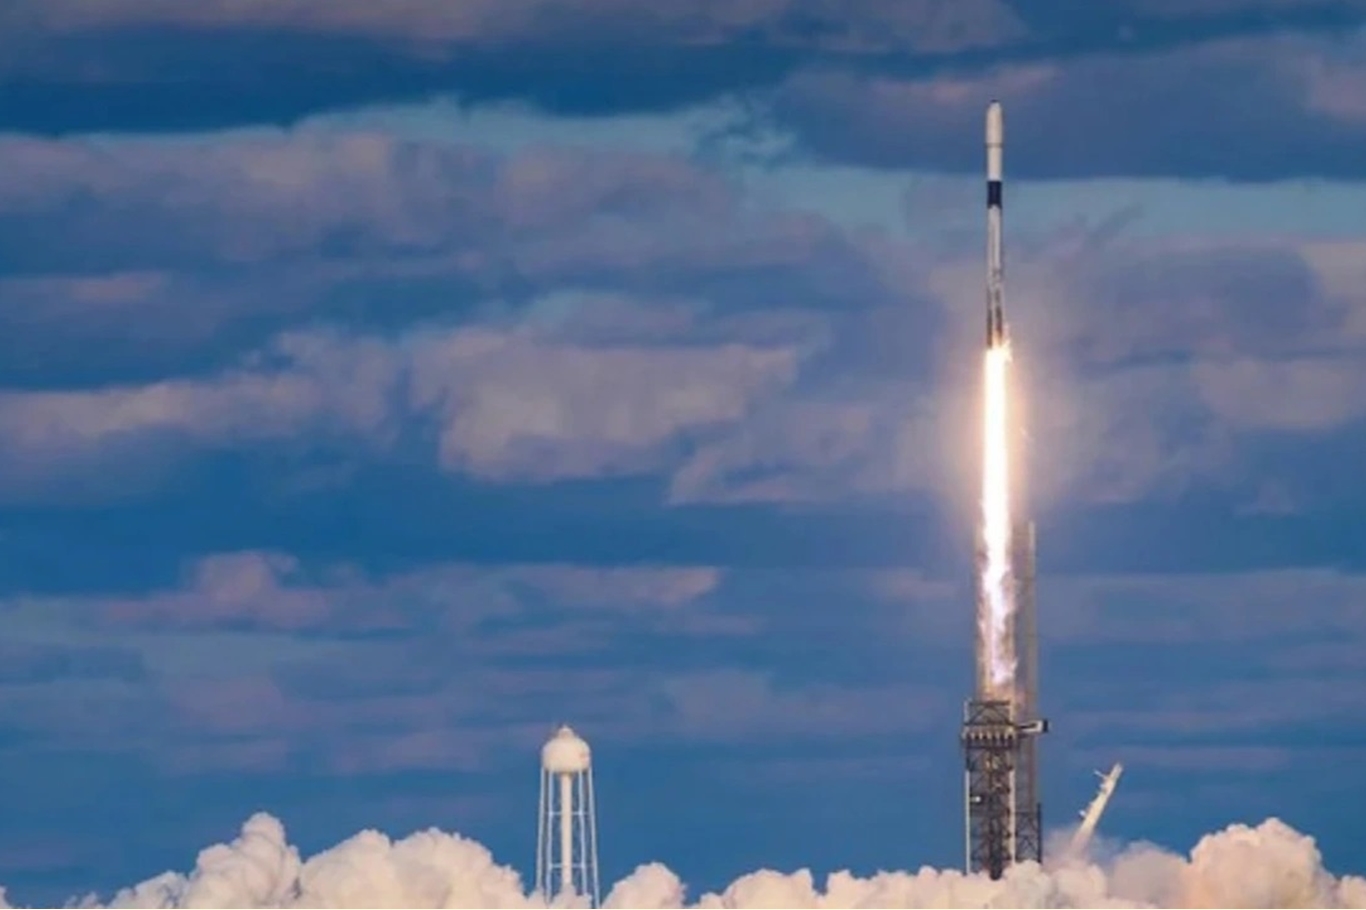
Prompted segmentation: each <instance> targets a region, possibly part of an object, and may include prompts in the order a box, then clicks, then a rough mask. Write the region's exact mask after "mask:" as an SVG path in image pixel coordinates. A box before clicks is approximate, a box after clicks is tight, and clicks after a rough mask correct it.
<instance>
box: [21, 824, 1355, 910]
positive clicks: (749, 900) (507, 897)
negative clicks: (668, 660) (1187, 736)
mask: <svg viewBox="0 0 1366 910" xmlns="http://www.w3.org/2000/svg"><path fill="white" fill-rule="evenodd" d="M1105 852H1107V853H1112V854H1113V855H1111V856H1107V857H1106V858H1104V859H1101V860H1096V859H1093V858H1090V857H1068V856H1065V855H1064V856H1063V857H1062V858H1061V859H1060V860H1059V861H1058V862H1056V863H1053V862H1050V863H1049V864H1047V865H1046V866H1045V867H1043V868H1041V867H1039V866H1038V865H1036V864H1034V863H1025V864H1022V865H1020V866H1017V867H1015V868H1012V869H1010V870H1008V871H1007V873H1006V875H1005V876H1004V877H1003V878H1001V879H1000V880H999V881H992V880H990V879H988V878H987V877H986V876H983V875H966V874H964V873H962V872H958V871H954V870H948V871H944V870H938V869H931V868H928V867H925V868H921V869H920V870H919V871H918V872H914V873H912V872H879V873H877V874H875V875H872V876H870V877H867V878H861V877H858V876H855V875H853V874H851V873H848V872H836V873H833V874H831V875H830V876H828V877H827V878H826V880H825V882H824V883H823V887H821V886H819V885H818V883H817V881H816V879H815V877H814V876H813V875H812V873H811V872H810V871H809V870H806V869H801V870H798V871H796V872H792V873H782V872H775V871H771V870H761V871H758V872H752V873H750V874H748V875H745V876H742V877H741V878H739V879H737V880H736V881H735V882H733V883H732V884H731V885H730V886H729V887H727V888H726V889H725V890H724V891H723V892H722V893H720V894H706V895H703V896H702V897H701V898H700V899H699V900H698V901H697V903H695V904H686V903H685V900H686V891H685V887H684V885H683V882H682V881H681V880H680V879H679V878H678V876H677V875H675V874H674V873H673V872H671V871H670V870H669V869H668V868H667V867H666V866H663V865H661V864H659V863H649V864H646V865H642V866H640V867H638V868H637V869H636V871H635V872H633V873H631V874H630V875H628V876H627V877H626V878H624V879H622V880H621V881H619V882H617V883H616V885H615V886H613V887H612V888H611V890H610V892H609V893H608V895H607V898H606V900H605V901H604V906H606V907H620V908H626V907H631V908H641V910H646V908H669V907H684V906H695V907H732V908H747V907H819V908H843V907H849V908H853V907H1359V908H1366V878H1361V877H1358V876H1343V877H1341V878H1338V877H1335V876H1333V875H1332V874H1330V873H1329V872H1327V871H1326V870H1325V869H1324V868H1323V864H1322V858H1321V856H1320V854H1319V850H1318V847H1317V846H1316V845H1315V843H1314V839H1313V838H1312V837H1309V836H1307V835H1304V834H1301V833H1300V832H1298V831H1296V830H1294V829H1293V828H1291V827H1289V826H1288V825H1286V824H1284V823H1282V822H1280V821H1279V820H1277V819H1269V820H1267V821H1265V822H1263V823H1261V824H1260V825H1257V826H1256V827H1249V826H1247V825H1230V826H1229V827H1228V828H1225V829H1224V830H1222V831H1219V832H1217V833H1214V834H1209V835H1206V836H1205V837H1204V838H1202V839H1201V840H1200V842H1199V843H1198V844H1196V845H1195V848H1194V849H1193V850H1192V851H1191V853H1190V856H1189V857H1183V856H1179V855H1177V854H1174V853H1171V852H1168V851H1166V850H1163V849H1161V848H1158V847H1155V846H1152V845H1148V844H1134V845H1130V846H1127V847H1124V848H1122V849H1119V850H1117V851H1111V850H1107V851H1105ZM3 898H4V891H3V890H0V906H6V907H8V906H10V905H9V904H7V903H5V902H4V899H3ZM79 906H86V907H99V906H109V907H504V908H507V907H545V906H546V903H545V902H544V901H543V900H542V899H541V898H540V896H539V895H535V894H531V895H529V894H527V893H526V892H525V891H524V890H523V883H522V879H521V877H520V876H519V875H518V874H517V873H516V872H515V871H514V870H512V869H511V868H509V867H507V866H503V865H500V864H498V863H497V862H496V861H495V860H494V858H493V855H492V854H491V853H490V852H489V851H488V850H487V849H486V848H485V847H483V846H482V845H480V844H478V843H476V842H475V841H472V840H469V839H467V838H464V837H461V836H459V835H457V834H447V833H444V832H441V831H437V830H434V829H433V830H427V831H420V832H417V833H415V834H410V835H408V836H407V837H404V838H402V839H400V840H390V839H389V838H388V837H386V836H385V835H383V834H380V833H379V832H377V831H362V832H360V833H359V834H356V835H354V836H353V837H351V838H349V839H347V840H345V841H343V842H341V843H340V844H337V845H336V846H335V847H332V848H330V849H328V850H324V851H323V852H321V853H319V854H317V855H316V856H313V857H310V858H309V859H307V860H303V859H301V858H300V856H299V851H298V849H297V848H295V847H293V846H292V845H290V844H289V842H288V840H287V839H286V836H285V829H284V825H282V824H281V823H280V821H279V820H278V819H276V818H274V817H273V816H271V815H268V814H266V813H257V814H256V815H253V816H252V817H251V818H249V819H248V820H247V821H246V823H245V824H244V825H243V826H242V830H241V833H240V834H239V835H238V837H237V838H236V839H235V840H233V841H232V842H231V843H228V844H216V845H214V846H212V847H209V848H207V849H205V850H203V851H201V852H200V854H199V858H198V860H197V862H196V863H195V867H194V869H193V870H192V871H191V872H190V873H189V874H187V875H182V874H180V873H174V872H167V873H164V874H162V875H159V876H156V877H154V878H151V879H148V880H146V881H144V882H142V883H140V884H137V885H134V886H132V887H130V888H125V889H123V890H122V891H119V892H118V893H117V894H115V895H114V896H113V898H112V900H111V901H110V902H109V903H108V904H100V903H99V902H98V901H97V899H96V898H95V897H94V896H90V897H87V898H85V899H84V900H83V901H81V902H80V903H79ZM551 906H574V904H573V903H555V904H551Z"/></svg>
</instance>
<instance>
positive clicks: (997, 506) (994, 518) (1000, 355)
mask: <svg viewBox="0 0 1366 910" xmlns="http://www.w3.org/2000/svg"><path fill="white" fill-rule="evenodd" d="M984 363H985V370H984V372H985V376H984V382H983V386H984V388H983V402H982V413H983V427H982V430H983V433H982V516H981V521H982V531H981V533H982V563H981V569H980V571H981V573H982V577H981V580H980V581H981V586H980V591H981V598H982V603H981V604H979V607H978V615H977V621H978V623H979V624H980V629H979V640H980V642H981V644H980V647H981V648H982V650H983V653H982V654H981V655H979V658H978V666H979V667H980V668H981V673H982V675H983V679H982V680H981V681H980V689H981V693H982V694H983V695H984V696H986V697H989V698H996V699H1001V700H1010V699H1012V698H1013V696H1014V688H1015V636H1014V632H1013V630H1014V616H1015V596H1014V591H1015V587H1014V585H1015V582H1014V573H1013V572H1012V569H1011V552H1012V550H1011V520H1012V519H1011V514H1010V444H1009V438H1008V437H1009V431H1008V426H1009V416H1010V415H1009V406H1008V402H1009V399H1010V388H1009V385H1010V375H1009V373H1010V344H1009V342H1005V341H1002V342H1000V343H998V344H994V345H992V346H991V347H989V348H987V350H986V356H985V359H984Z"/></svg>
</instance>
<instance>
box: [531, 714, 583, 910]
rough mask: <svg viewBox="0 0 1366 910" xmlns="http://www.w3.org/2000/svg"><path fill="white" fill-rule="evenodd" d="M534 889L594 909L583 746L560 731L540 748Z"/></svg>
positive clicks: (573, 736)
mask: <svg viewBox="0 0 1366 910" xmlns="http://www.w3.org/2000/svg"><path fill="white" fill-rule="evenodd" d="M536 890H538V891H540V892H541V895H542V896H543V897H544V898H545V899H546V901H547V902H549V901H553V900H554V899H555V898H556V897H557V896H559V895H561V894H565V893H568V894H571V895H576V896H579V897H587V898H588V899H589V901H590V903H589V905H588V906H590V907H596V906H598V823H597V814H596V811H595V807H594V805H593V761H592V752H591V751H590V750H589V748H588V743H586V742H584V741H583V740H582V739H580V738H579V735H578V734H577V733H575V732H574V731H573V730H572V729H570V727H569V726H567V725H566V726H561V727H560V728H559V729H558V730H556V731H555V735H554V736H552V737H550V740H549V741H548V742H546V744H545V746H544V747H542V749H541V807H540V813H539V818H538V819H537V823H536Z"/></svg>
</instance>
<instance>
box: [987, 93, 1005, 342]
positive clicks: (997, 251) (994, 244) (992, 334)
mask: <svg viewBox="0 0 1366 910" xmlns="http://www.w3.org/2000/svg"><path fill="white" fill-rule="evenodd" d="M986 139H987V347H988V348H994V347H996V346H998V345H1002V344H1005V341H1006V317H1005V311H1004V309H1003V308H1002V304H1001V292H1002V287H1001V286H1002V281H1003V274H1002V273H1003V266H1002V263H1001V147H1002V146H1003V145H1004V143H1005V121H1004V118H1003V117H1002V115H1001V102H999V101H993V102H991V103H990V104H988V105H987V121H986Z"/></svg>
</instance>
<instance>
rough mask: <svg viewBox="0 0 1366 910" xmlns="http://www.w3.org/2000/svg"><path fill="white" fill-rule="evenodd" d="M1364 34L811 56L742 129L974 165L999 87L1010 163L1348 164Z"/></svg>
mask: <svg viewBox="0 0 1366 910" xmlns="http://www.w3.org/2000/svg"><path fill="white" fill-rule="evenodd" d="M1363 40H1366V39H1363V38H1362V37H1360V35H1359V34H1351V33H1348V34H1344V35H1341V36H1339V37H1337V38H1333V39H1322V40H1318V39H1315V40H1310V39H1307V38H1303V37H1298V36H1274V37H1266V38H1259V39H1238V40H1232V41H1222V42H1214V43H1209V44H1203V45H1198V46H1191V47H1184V48H1180V49H1175V50H1163V51H1160V52H1156V53H1152V54H1143V55H1138V54H1127V53H1126V54H1106V55H1092V56H1088V57H1084V58H1079V59H1076V60H1071V61H1066V62H1056V61H1046V60H1041V61H1037V62H1033V63H1028V64H1003V65H1000V66H996V67H993V68H991V69H989V70H984V71H983V72H980V73H977V74H972V75H959V76H946V77H942V78H924V77H915V76H910V77H897V76H893V75H885V74H874V75H860V74H856V73H853V72H850V71H847V70H839V69H835V68H824V69H819V68H813V69H808V70H805V71H803V72H800V73H797V74H796V75H794V76H793V77H792V78H791V79H789V80H788V81H787V82H785V83H784V84H783V85H782V86H781V87H780V88H778V89H777V90H776V91H775V92H774V93H773V95H772V108H771V111H769V112H768V113H767V114H764V115H761V116H760V123H759V124H755V123H751V124H748V125H747V126H745V127H744V128H743V130H745V131H748V130H754V129H759V130H760V131H761V132H762V130H763V129H770V130H773V131H776V132H777V133H778V134H779V135H788V136H790V138H791V140H792V143H793V144H792V150H793V151H794V152H795V153H797V154H802V153H807V152H809V153H810V154H813V155H815V156H816V157H817V158H820V159H822V160H826V161H832V162H841V163H853V164H860V165H866V166H872V167H887V168H901V167H915V168H928V169H932V170H948V171H975V170H977V169H979V168H980V167H981V160H980V154H977V155H973V154H967V153H965V150H967V149H973V148H976V147H977V146H978V145H980V143H981V135H982V132H981V131H982V120H981V117H982V108H983V106H984V105H985V104H986V102H987V101H988V100H989V99H991V98H998V99H1000V100H1001V101H1002V102H1003V103H1004V104H1005V108H1006V111H1007V115H1006V119H1007V127H1006V144H1007V149H1008V152H1007V159H1006V162H1007V163H1006V170H1007V175H1008V176H1010V175H1017V176H1022V177H1039V178H1075V177H1100V176H1172V177H1223V178H1229V179H1237V180H1273V179H1280V178H1291V177H1311V176H1322V177H1337V178H1341V177H1357V176H1360V175H1362V174H1363V173H1366V165H1364V164H1363V161H1364V160H1366V159H1363V158H1362V156H1361V155H1360V149H1361V147H1362V145H1363V143H1366V110H1363V107H1362V105H1361V103H1360V101H1359V91H1358V89H1357V88H1356V86H1359V85H1360V84H1361V80H1362V79H1363V78H1366V67H1363V65H1362V63H1361V59H1362V57H1361V47H1362V46H1363Z"/></svg>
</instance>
